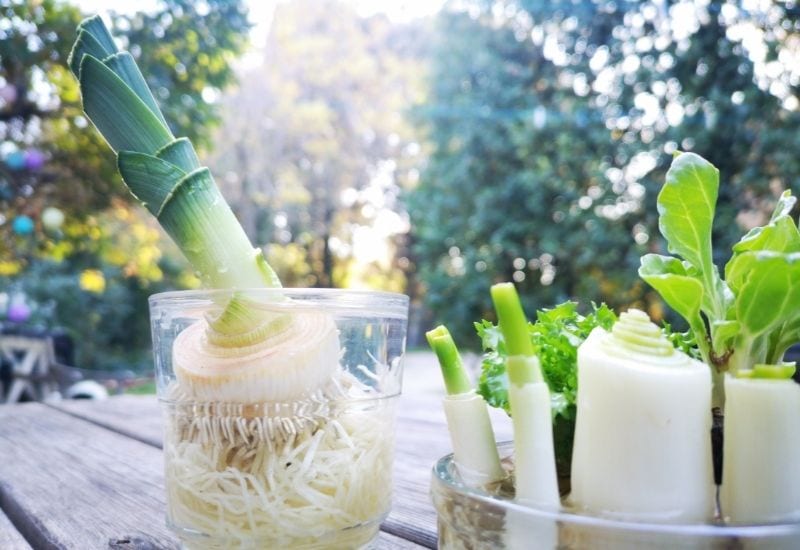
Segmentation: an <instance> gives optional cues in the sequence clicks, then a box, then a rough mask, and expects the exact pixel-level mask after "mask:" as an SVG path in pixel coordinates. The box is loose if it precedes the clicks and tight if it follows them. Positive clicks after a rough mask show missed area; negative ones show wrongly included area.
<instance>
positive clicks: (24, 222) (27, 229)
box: [11, 216, 35, 235]
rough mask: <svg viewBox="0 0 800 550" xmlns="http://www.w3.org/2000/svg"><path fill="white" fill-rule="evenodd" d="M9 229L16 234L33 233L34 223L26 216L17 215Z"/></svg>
mask: <svg viewBox="0 0 800 550" xmlns="http://www.w3.org/2000/svg"><path fill="white" fill-rule="evenodd" d="M11 229H12V230H13V231H14V233H16V234H17V235H30V234H31V233H33V230H34V229H35V225H34V223H33V220H32V219H30V218H29V217H28V216H17V217H16V218H14V221H13V222H12V224H11Z"/></svg>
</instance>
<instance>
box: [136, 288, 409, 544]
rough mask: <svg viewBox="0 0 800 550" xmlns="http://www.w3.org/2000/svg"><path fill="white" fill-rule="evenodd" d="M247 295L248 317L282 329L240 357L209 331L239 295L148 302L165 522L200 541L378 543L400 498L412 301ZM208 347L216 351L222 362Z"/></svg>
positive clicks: (170, 296)
mask: <svg viewBox="0 0 800 550" xmlns="http://www.w3.org/2000/svg"><path fill="white" fill-rule="evenodd" d="M238 295H239V296H244V297H245V298H246V300H247V311H248V312H249V314H248V315H250V314H252V312H253V311H258V312H259V313H258V314H257V315H256V318H257V319H268V320H269V321H268V322H269V324H268V328H269V331H268V332H269V333H270V336H268V337H267V340H264V342H267V343H266V344H264V345H262V344H256V345H255V346H254V347H251V345H250V342H249V341H248V345H247V346H241V345H239V346H238V348H237V346H234V348H237V351H236V352H235V353H234V354H233V355H231V354H230V353H229V351H228V349H229V348H227V347H223V348H220V347H219V346H217V344H214V346H217V347H213V346H212V347H211V348H209V347H208V346H209V345H210V344H209V342H212V340H211V338H218V337H219V336H218V335H215V334H213V333H211V334H210V333H209V331H208V329H207V323H208V320H209V319H214V318H215V317H217V316H219V315H220V314H221V312H222V311H223V310H225V308H226V307H227V306H228V304H229V301H230V299H231V298H232V296H234V294H233V293H232V292H231V291H222V290H211V291H183V292H168V293H163V294H157V295H154V296H152V297H151V298H150V319H151V329H152V336H153V351H154V356H155V365H156V382H157V389H158V396H159V401H160V402H161V405H162V411H163V414H164V419H165V424H164V425H165V434H164V462H165V484H166V490H167V524H168V525H169V527H170V528H171V529H172V530H173V531H174V532H175V533H176V534H177V535H178V537H179V538H180V539H181V541H182V542H183V544H184V545H185V546H186V547H189V548H226V549H227V548H293V549H294V548H298V549H312V548H313V549H317V548H320V549H321V548H359V547H362V546H364V545H366V544H367V543H369V541H370V540H372V539H373V538H374V537H375V536H376V535H377V533H378V529H379V527H380V523H381V522H382V521H383V519H384V518H385V517H386V515H387V514H388V513H389V509H390V506H391V487H392V479H391V472H392V461H393V454H394V412H395V402H396V398H397V397H398V396H399V394H400V389H401V376H402V361H401V359H402V357H403V353H404V350H405V340H406V322H407V311H408V298H407V297H406V296H402V295H398V294H391V293H381V292H362V291H349V290H311V289H309V290H305V289H254V290H244V291H239V292H238ZM246 318H250V317H246ZM260 323H261V321H259V322H258V323H255V324H256V326H257V327H258V326H261V325H260ZM237 326H238V325H237ZM243 326H245V327H246V326H250V325H249V324H248V323H244V324H243ZM320 335H322V336H320ZM226 337H227V336H226ZM233 337H234V338H239V337H240V333H239V332H237V333H235V334H234V335H233ZM259 338H262V336H259ZM270 338H271V339H270ZM236 341H237V342H238V341H239V340H236ZM257 341H258V339H257ZM224 342H225V343H227V342H228V340H225V341H224ZM286 342H291V344H290V345H287V344H286ZM209 349H211V350H212V351H213V352H214V353H215V354H218V355H213V358H212V359H210V360H209V359H208V357H209V355H208V353H209V351H208V350H209ZM197 350H203V353H196V351H197ZM241 350H244V351H241ZM240 355H241V356H242V357H244V359H241V357H240ZM242 365H244V366H242ZM214 369H216V370H214ZM212 371H213V373H214V374H213V376H210V377H208V378H206V376H208V373H209V372H212ZM276 372H277V373H279V374H280V375H279V376H276V375H275V374H273V373H276ZM295 372H302V373H303V375H302V376H301V375H297V376H295V375H294V373H295ZM265 381H266V382H265ZM216 395H219V397H215V396H216Z"/></svg>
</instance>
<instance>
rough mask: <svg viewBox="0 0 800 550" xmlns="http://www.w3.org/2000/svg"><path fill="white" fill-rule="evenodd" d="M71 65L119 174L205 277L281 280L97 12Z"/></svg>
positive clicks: (239, 284) (81, 30)
mask: <svg viewBox="0 0 800 550" xmlns="http://www.w3.org/2000/svg"><path fill="white" fill-rule="evenodd" d="M69 66H70V68H71V70H72V72H73V73H74V74H75V76H76V78H77V79H78V81H79V83H80V90H81V97H82V98H83V107H84V111H85V112H86V114H87V116H88V117H89V119H90V120H91V121H92V123H93V124H94V125H95V127H96V128H97V129H98V130H99V131H100V133H101V134H102V135H103V137H104V138H105V140H106V141H107V142H108V144H109V146H110V147H111V148H112V149H113V150H114V151H115V152H116V153H117V155H118V167H119V171H120V174H121V175H122V179H123V181H125V184H126V185H127V186H128V188H129V189H130V191H131V193H132V194H133V195H134V197H136V198H137V199H138V200H139V201H140V202H141V203H142V204H143V205H144V206H145V207H146V208H147V209H148V210H149V211H150V212H151V213H152V214H153V215H155V216H156V217H157V219H158V221H159V223H160V224H161V226H162V227H163V228H164V229H165V230H166V232H167V233H168V234H169V236H170V237H171V238H172V239H173V240H174V241H175V243H176V244H177V245H178V247H179V248H180V249H181V251H182V252H183V253H184V255H185V256H186V257H187V259H188V260H189V262H190V263H191V264H192V266H193V267H194V268H195V269H196V270H197V271H198V273H199V275H200V277H201V278H202V280H203V282H204V283H205V284H206V285H207V286H211V287H214V288H249V287H264V286H266V287H279V286H280V281H279V280H278V278H277V276H276V275H275V272H274V271H273V270H272V268H271V267H270V266H269V264H268V263H267V262H266V260H265V259H264V256H263V254H262V252H261V250H259V249H256V248H254V247H253V246H252V244H251V243H250V241H249V239H248V238H247V235H246V234H245V232H244V230H243V229H242V227H241V225H240V224H239V222H238V220H237V219H236V217H235V216H234V214H233V212H232V211H231V209H230V207H229V206H228V204H227V203H226V202H225V200H224V199H223V198H222V195H221V194H220V192H219V189H218V188H217V186H216V184H215V183H214V179H213V177H212V176H211V174H210V172H209V171H208V169H207V168H202V167H201V166H200V162H199V160H198V158H197V154H196V153H195V152H194V149H193V148H192V145H191V143H190V142H189V141H188V140H187V139H185V138H180V139H176V138H175V136H173V135H172V132H171V131H170V129H169V126H168V125H167V122H166V120H165V119H164V115H163V114H162V113H161V110H160V109H159V108H158V105H157V104H156V101H155V98H154V97H153V94H152V92H151V91H150V89H149V88H148V86H147V82H146V80H145V78H144V76H143V75H142V73H141V72H140V71H139V68H138V67H137V66H136V62H135V61H134V59H133V57H132V56H131V55H130V54H129V53H128V52H120V51H119V50H118V49H117V46H116V44H115V43H114V39H113V37H112V36H111V33H110V32H109V31H108V29H107V28H106V26H105V24H104V23H103V21H102V19H100V17H98V16H94V17H90V18H88V19H86V20H84V21H83V22H82V23H81V24H80V25H79V26H78V37H77V40H76V42H75V45H74V46H73V48H72V52H71V53H70V58H69Z"/></svg>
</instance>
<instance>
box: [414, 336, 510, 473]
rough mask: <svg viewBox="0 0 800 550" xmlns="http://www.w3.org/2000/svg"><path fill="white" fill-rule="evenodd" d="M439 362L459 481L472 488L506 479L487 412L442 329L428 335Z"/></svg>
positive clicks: (453, 345)
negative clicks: (460, 479)
mask: <svg viewBox="0 0 800 550" xmlns="http://www.w3.org/2000/svg"><path fill="white" fill-rule="evenodd" d="M425 336H426V337H427V339H428V343H429V344H430V346H431V348H432V349H433V351H434V352H435V353H436V356H437V358H438V359H439V365H440V366H441V369H442V376H443V377H444V382H445V387H446V388H447V396H446V397H445V398H444V399H443V400H442V405H443V407H444V414H445V417H446V419H447V428H448V431H449V433H450V441H451V443H452V445H453V457H454V459H455V463H456V466H457V467H458V471H459V473H460V474H461V477H462V478H464V480H465V481H466V482H467V483H469V484H471V485H482V484H485V483H491V482H493V481H499V480H500V479H502V478H503V477H504V476H505V473H504V472H503V468H502V467H501V466H500V457H499V455H498V454H497V446H496V445H495V440H494V432H493V431H492V424H491V421H490V420H489V410H488V409H487V406H486V402H485V401H484V400H483V397H481V396H480V395H478V394H476V393H475V391H474V390H473V389H472V384H471V382H470V380H469V376H468V375H467V371H466V369H465V368H464V365H463V363H462V361H461V356H460V355H459V353H458V348H457V347H456V344H455V342H454V341H453V338H452V336H450V332H449V331H448V330H447V328H446V327H445V326H441V325H440V326H438V327H436V328H435V329H433V330H431V331H429V332H427V333H426V334H425Z"/></svg>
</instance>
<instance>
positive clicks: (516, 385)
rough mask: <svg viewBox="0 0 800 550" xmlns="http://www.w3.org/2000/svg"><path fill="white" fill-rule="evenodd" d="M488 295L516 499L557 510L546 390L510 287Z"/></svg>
mask: <svg viewBox="0 0 800 550" xmlns="http://www.w3.org/2000/svg"><path fill="white" fill-rule="evenodd" d="M491 294H492V301H493V302H494V307H495V310H496V311H497V317H498V320H499V324H500V330H501V331H502V332H503V337H504V338H505V342H506V350H507V351H508V359H507V360H506V361H507V362H506V369H507V372H508V381H509V387H508V400H509V404H510V406H511V415H512V420H513V425H514V428H513V429H514V476H515V487H516V499H517V500H518V501H520V502H522V503H524V504H528V505H531V506H536V507H539V508H544V509H558V507H559V506H560V500H559V494H558V477H557V475H556V461H555V453H554V451H553V428H552V421H551V417H550V390H549V389H548V387H547V383H546V382H545V381H544V377H543V376H542V370H541V367H540V366H539V361H538V359H537V358H536V356H535V355H534V354H533V346H532V345H531V340H530V336H529V334H528V322H527V320H526V319H525V313H524V312H523V311H522V304H521V303H520V301H519V296H518V295H517V291H516V289H515V288H514V285H513V284H511V283H501V284H497V285H494V286H493V287H492V288H491Z"/></svg>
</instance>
